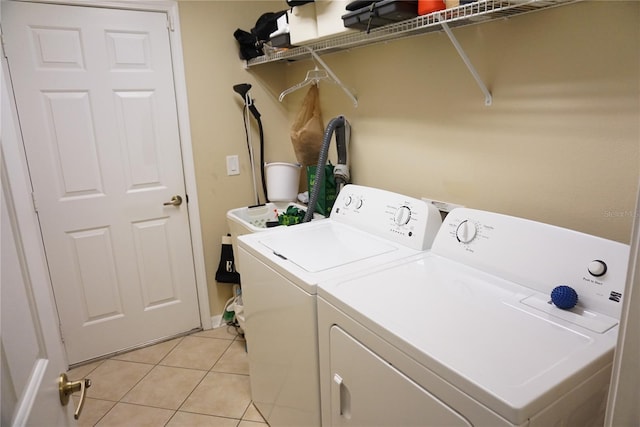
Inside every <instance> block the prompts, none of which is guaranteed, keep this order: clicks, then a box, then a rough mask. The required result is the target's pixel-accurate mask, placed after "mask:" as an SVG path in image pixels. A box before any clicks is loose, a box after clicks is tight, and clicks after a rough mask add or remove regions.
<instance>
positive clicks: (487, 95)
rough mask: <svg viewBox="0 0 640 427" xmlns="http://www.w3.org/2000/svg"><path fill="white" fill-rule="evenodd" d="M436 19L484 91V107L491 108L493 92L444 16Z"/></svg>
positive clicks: (438, 16)
mask: <svg viewBox="0 0 640 427" xmlns="http://www.w3.org/2000/svg"><path fill="white" fill-rule="evenodd" d="M436 18H437V19H438V20H439V21H440V25H442V29H443V30H444V32H445V33H446V34H447V36H448V37H449V40H451V43H452V44H453V47H455V48H456V50H457V51H458V55H460V57H461V58H462V61H463V62H464V64H465V65H466V66H467V68H468V69H469V72H470V73H471V75H472V76H473V78H474V79H475V80H476V83H477V84H478V86H480V90H481V91H482V93H484V105H486V106H487V107H489V106H491V104H492V102H493V97H492V96H491V92H489V89H487V85H485V84H484V82H483V81H482V79H481V78H480V75H479V74H478V72H477V71H476V69H475V67H474V66H473V64H472V63H471V60H469V57H468V56H467V54H466V52H465V51H464V49H462V46H460V43H458V39H456V37H455V36H454V35H453V32H452V31H451V28H449V24H447V23H446V22H444V19H445V17H444V16H443V15H440V14H438V15H437V16H436Z"/></svg>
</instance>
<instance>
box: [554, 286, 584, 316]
mask: <svg viewBox="0 0 640 427" xmlns="http://www.w3.org/2000/svg"><path fill="white" fill-rule="evenodd" d="M551 301H552V302H553V303H554V304H555V305H556V307H558V308H561V309H563V310H568V309H570V308H573V307H575V306H576V304H577V303H578V293H577V292H576V291H575V290H574V289H573V288H572V287H571V286H567V285H560V286H556V287H555V288H553V290H552V291H551Z"/></svg>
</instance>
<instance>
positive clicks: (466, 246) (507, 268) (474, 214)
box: [432, 208, 629, 318]
mask: <svg viewBox="0 0 640 427" xmlns="http://www.w3.org/2000/svg"><path fill="white" fill-rule="evenodd" d="M432 251H433V252H435V253H438V254H440V255H443V256H445V257H447V258H449V259H453V260H455V261H459V262H461V263H464V264H466V265H469V266H471V267H474V268H477V269H480V270H482V271H485V272H487V273H489V274H493V275H495V276H498V277H501V278H504V279H506V280H510V281H513V282H516V283H519V284H521V285H524V286H526V287H528V288H530V289H532V291H535V292H539V293H540V294H541V295H543V296H544V298H546V300H545V303H546V302H548V301H550V300H551V297H550V295H551V292H552V290H553V289H554V288H556V287H558V286H567V287H570V288H572V289H574V290H575V292H576V293H577V300H578V302H577V304H575V307H570V309H571V310H575V311H576V312H580V311H581V310H582V312H584V310H593V311H596V312H599V313H602V314H605V315H608V316H612V317H615V318H619V316H620V310H621V305H622V304H621V302H622V298H623V293H624V287H625V283H626V274H627V264H628V256H629V246H628V245H625V244H622V243H619V242H614V241H611V240H607V239H603V238H600V237H596V236H591V235H588V234H584V233H580V232H577V231H573V230H569V229H565V228H561V227H557V226H553V225H549V224H543V223H540V222H535V221H531V220H527V219H523V218H516V217H512V216H507V215H501V214H497V213H492V212H486V211H479V210H475V209H468V208H458V209H454V210H452V211H451V212H450V213H449V215H447V217H446V218H445V221H444V223H443V224H442V227H441V229H440V231H439V233H438V235H437V236H436V239H435V241H434V244H433V247H432ZM561 305H562V304H561Z"/></svg>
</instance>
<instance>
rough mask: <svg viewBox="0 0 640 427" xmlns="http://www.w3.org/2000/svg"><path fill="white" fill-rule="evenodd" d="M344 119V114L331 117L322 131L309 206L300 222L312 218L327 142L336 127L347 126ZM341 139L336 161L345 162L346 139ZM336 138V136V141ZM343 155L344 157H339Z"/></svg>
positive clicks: (321, 179) (327, 146) (322, 171)
mask: <svg viewBox="0 0 640 427" xmlns="http://www.w3.org/2000/svg"><path fill="white" fill-rule="evenodd" d="M346 122H347V121H346V120H345V118H344V116H338V117H334V118H333V119H331V121H330V122H329V124H328V125H327V129H326V130H325V132H324V136H323V137H322V146H321V148H320V157H318V166H317V167H316V177H315V180H314V183H313V189H312V190H311V194H310V195H309V207H308V208H307V212H306V213H305V215H304V219H303V220H302V222H309V221H311V219H312V218H313V213H314V211H315V207H316V203H318V196H319V195H320V187H321V186H322V182H323V181H324V166H325V165H326V163H327V156H328V155H329V144H331V136H332V135H333V132H334V131H335V130H336V128H338V127H343V128H344V127H345V126H347V124H346ZM340 139H341V141H340V142H341V144H340V146H339V147H338V157H339V158H338V163H344V164H346V162H347V159H346V152H347V151H346V147H344V145H346V141H344V140H343V138H340ZM337 141H338V138H336V143H337ZM342 156H344V159H341V158H340V157H342Z"/></svg>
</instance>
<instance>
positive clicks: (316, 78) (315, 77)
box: [278, 66, 331, 102]
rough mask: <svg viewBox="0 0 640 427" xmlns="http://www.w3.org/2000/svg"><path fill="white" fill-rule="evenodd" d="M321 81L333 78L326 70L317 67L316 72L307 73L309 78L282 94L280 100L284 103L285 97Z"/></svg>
mask: <svg viewBox="0 0 640 427" xmlns="http://www.w3.org/2000/svg"><path fill="white" fill-rule="evenodd" d="M321 80H331V77H329V74H328V73H327V72H326V71H325V70H319V69H318V67H317V66H316V68H315V69H314V70H309V71H307V76H306V77H305V79H304V80H303V81H301V82H300V83H298V84H297V85H295V86H291V87H290V88H289V89H287V90H285V91H284V92H282V93H281V94H280V97H279V98H278V100H279V101H280V102H282V100H283V99H284V97H285V96H287V95H289V94H290V93H291V92H295V91H296V90H298V89H302V88H303V87H305V86H309V85H311V84H318V83H319V82H320V81H321Z"/></svg>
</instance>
